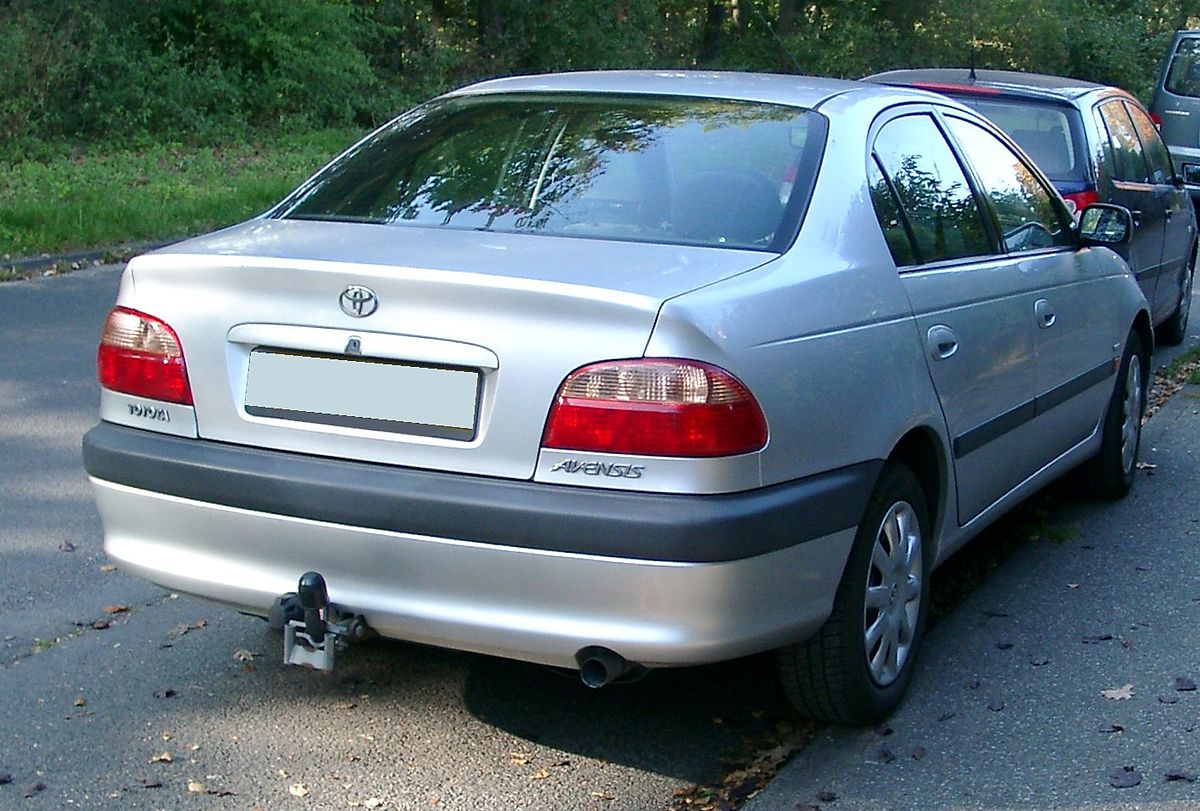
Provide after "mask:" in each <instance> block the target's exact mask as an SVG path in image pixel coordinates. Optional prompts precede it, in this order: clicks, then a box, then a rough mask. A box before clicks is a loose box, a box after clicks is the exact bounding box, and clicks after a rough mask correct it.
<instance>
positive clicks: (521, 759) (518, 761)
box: [508, 752, 531, 766]
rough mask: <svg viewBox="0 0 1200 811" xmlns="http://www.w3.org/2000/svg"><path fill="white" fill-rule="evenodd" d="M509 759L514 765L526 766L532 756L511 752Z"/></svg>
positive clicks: (525, 753)
mask: <svg viewBox="0 0 1200 811" xmlns="http://www.w3.org/2000/svg"><path fill="white" fill-rule="evenodd" d="M508 757H509V758H510V759H511V761H512V765H514V766H524V765H525V764H527V763H529V759H530V757H531V755H529V754H528V753H527V752H509V753H508Z"/></svg>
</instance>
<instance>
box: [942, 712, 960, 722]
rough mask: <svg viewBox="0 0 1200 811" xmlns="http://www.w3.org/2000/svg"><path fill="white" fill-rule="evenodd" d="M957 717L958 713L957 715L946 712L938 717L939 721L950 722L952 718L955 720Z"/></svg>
mask: <svg viewBox="0 0 1200 811" xmlns="http://www.w3.org/2000/svg"><path fill="white" fill-rule="evenodd" d="M956 715H958V713H956V712H944V713H942V714H941V715H939V716H938V720H939V721H949V720H950V719H951V718H953V717H954V716H956Z"/></svg>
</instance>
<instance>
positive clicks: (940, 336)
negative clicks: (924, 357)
mask: <svg viewBox="0 0 1200 811" xmlns="http://www.w3.org/2000/svg"><path fill="white" fill-rule="evenodd" d="M925 338H926V340H927V341H929V352H930V354H932V355H933V358H934V360H945V359H946V358H948V357H950V356H952V355H953V354H954V353H955V352H957V351H958V338H957V337H956V336H955V334H954V331H953V330H952V329H950V328H949V327H947V326H945V325H944V324H937V325H935V326H932V327H930V328H929V332H927V333H926V334H925Z"/></svg>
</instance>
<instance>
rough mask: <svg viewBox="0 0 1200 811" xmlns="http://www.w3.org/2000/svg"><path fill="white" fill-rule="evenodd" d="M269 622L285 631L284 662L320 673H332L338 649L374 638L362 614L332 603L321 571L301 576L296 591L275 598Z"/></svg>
mask: <svg viewBox="0 0 1200 811" xmlns="http://www.w3.org/2000/svg"><path fill="white" fill-rule="evenodd" d="M268 620H269V621H270V623H271V625H272V626H274V627H276V628H282V629H283V663H284V664H287V665H304V666H306V667H311V668H315V669H317V670H333V661H334V656H335V655H336V653H337V651H338V650H339V649H344V648H345V647H346V646H347V645H349V644H350V643H351V642H360V641H362V640H364V639H366V638H368V637H369V636H371V629H370V628H369V627H368V626H367V622H366V620H364V619H363V617H362V616H361V615H360V614H345V613H343V612H341V611H338V610H337V608H336V607H334V606H333V605H332V604H330V602H329V589H328V588H327V587H326V585H325V578H324V577H322V576H321V574H320V573H319V572H305V573H304V574H302V575H300V582H299V583H298V584H297V585H296V591H295V592H291V593H288V594H284V595H282V596H280V597H277V598H276V599H275V602H274V603H273V604H272V605H271V611H270V614H269V616H268Z"/></svg>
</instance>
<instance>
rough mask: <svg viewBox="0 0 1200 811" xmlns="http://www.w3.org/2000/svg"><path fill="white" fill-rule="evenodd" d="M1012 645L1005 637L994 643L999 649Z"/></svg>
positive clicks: (1007, 648) (1006, 648)
mask: <svg viewBox="0 0 1200 811" xmlns="http://www.w3.org/2000/svg"><path fill="white" fill-rule="evenodd" d="M1012 646H1013V643H1011V642H1009V641H1008V640H1007V639H1001V640H1000V641H999V642H997V643H996V647H997V648H998V649H999V650H1009V649H1010V648H1012Z"/></svg>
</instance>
